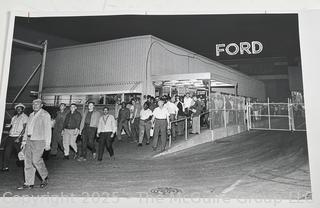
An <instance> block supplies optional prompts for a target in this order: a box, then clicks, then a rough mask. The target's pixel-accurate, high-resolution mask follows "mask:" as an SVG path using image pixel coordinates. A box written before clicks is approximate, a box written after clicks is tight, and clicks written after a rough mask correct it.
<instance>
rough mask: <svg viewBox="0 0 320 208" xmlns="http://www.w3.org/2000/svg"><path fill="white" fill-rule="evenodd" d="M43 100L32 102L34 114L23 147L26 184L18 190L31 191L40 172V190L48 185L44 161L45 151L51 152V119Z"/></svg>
mask: <svg viewBox="0 0 320 208" xmlns="http://www.w3.org/2000/svg"><path fill="white" fill-rule="evenodd" d="M42 106H43V104H42V100H41V99H36V100H34V101H33V102H32V108H33V112H32V113H31V114H30V116H29V119H28V122H27V125H26V130H25V133H24V135H23V140H22V144H21V147H22V148H24V151H25V153H24V154H25V159H24V176H25V183H24V184H23V186H21V187H18V190H23V189H31V188H33V186H34V179H35V173H36V171H38V173H39V175H40V177H41V179H42V181H41V184H40V188H44V187H46V186H47V185H48V170H47V168H46V165H45V163H44V161H43V158H42V154H43V151H44V150H45V151H49V150H50V143H51V117H50V114H49V113H48V112H47V111H45V110H44V109H42Z"/></svg>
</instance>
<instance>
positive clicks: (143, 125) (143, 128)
mask: <svg viewBox="0 0 320 208" xmlns="http://www.w3.org/2000/svg"><path fill="white" fill-rule="evenodd" d="M151 118H152V111H151V110H150V109H149V103H148V102H145V103H144V104H143V109H142V110H141V111H140V125H139V131H140V132H139V144H138V146H139V147H141V146H142V141H143V137H144V134H146V137H147V141H146V145H149V144H150V129H151Z"/></svg>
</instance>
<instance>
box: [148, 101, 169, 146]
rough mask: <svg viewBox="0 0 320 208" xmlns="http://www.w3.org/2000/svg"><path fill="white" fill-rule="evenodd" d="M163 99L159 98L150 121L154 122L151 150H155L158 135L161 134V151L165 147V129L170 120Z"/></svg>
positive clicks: (167, 127)
mask: <svg viewBox="0 0 320 208" xmlns="http://www.w3.org/2000/svg"><path fill="white" fill-rule="evenodd" d="M163 105H164V101H163V100H159V101H158V106H159V107H157V108H156V109H154V111H153V113H152V114H153V117H152V121H153V122H154V133H153V146H152V148H153V151H156V150H157V147H158V139H159V135H161V140H160V141H161V152H163V151H164V150H165V148H166V143H167V129H169V125H170V123H169V122H170V120H169V112H168V110H167V108H165V107H164V106H163Z"/></svg>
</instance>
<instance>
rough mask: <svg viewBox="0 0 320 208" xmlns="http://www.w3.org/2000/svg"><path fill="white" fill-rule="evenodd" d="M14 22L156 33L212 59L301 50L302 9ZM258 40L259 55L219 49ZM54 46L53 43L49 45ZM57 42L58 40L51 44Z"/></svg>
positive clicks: (77, 31) (89, 37)
mask: <svg viewBox="0 0 320 208" xmlns="http://www.w3.org/2000/svg"><path fill="white" fill-rule="evenodd" d="M16 27H23V28H30V29H32V30H36V31H41V32H45V33H48V34H54V35H57V36H60V37H65V38H68V39H72V40H76V41H78V42H81V43H90V42H98V41H105V40H111V39H117V38H123V37H130V36H137V35H149V34H151V35H154V36H156V37H159V38H161V39H164V40H166V41H168V42H171V43H173V44H176V45H179V46H181V47H184V48H186V49H189V50H191V51H193V52H196V53H198V54H201V55H204V56H206V57H208V58H210V59H213V60H225V59H239V58H259V57H278V56H281V57H287V58H288V60H289V64H290V63H292V62H293V61H294V59H295V57H299V56H300V49H299V32H298V15H296V14H266V15H261V14H259V15H253V14H251V15H188V16H186V15H170V16H168V15H165V16H150V15H148V16H146V15H141V16H140V15H130V16H126V15H124V16H96V17H64V18H62V17H59V18H32V19H29V21H28V20H27V18H17V19H16ZM253 40H257V41H260V42H262V43H263V46H264V49H263V51H262V53H260V54H258V55H249V56H246V55H236V56H228V55H225V56H219V57H216V55H215V45H216V44H218V43H225V44H228V43H231V42H235V43H239V42H241V41H248V42H251V41H253ZM51 47H52V45H51ZM53 47H54V46H53Z"/></svg>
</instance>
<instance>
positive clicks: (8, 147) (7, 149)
mask: <svg viewBox="0 0 320 208" xmlns="http://www.w3.org/2000/svg"><path fill="white" fill-rule="evenodd" d="M16 139H18V137H11V136H9V137H7V138H5V139H4V143H3V147H4V150H3V156H2V166H3V167H4V168H7V167H9V162H10V157H11V154H12V150H15V151H16V152H17V153H18V152H19V151H20V146H21V142H15V140H16Z"/></svg>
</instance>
